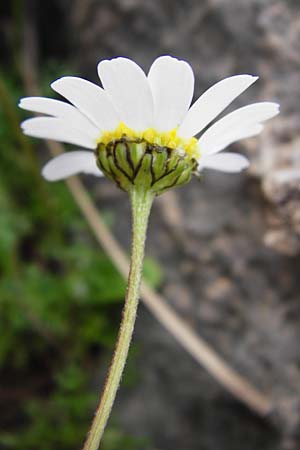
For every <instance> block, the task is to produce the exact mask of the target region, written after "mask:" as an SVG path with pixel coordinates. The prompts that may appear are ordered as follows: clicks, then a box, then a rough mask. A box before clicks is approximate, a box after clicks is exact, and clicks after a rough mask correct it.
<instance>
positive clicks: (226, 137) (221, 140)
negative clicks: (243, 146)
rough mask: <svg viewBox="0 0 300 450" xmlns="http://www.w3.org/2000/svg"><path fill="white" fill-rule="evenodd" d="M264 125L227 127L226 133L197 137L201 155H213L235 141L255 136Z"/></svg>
mask: <svg viewBox="0 0 300 450" xmlns="http://www.w3.org/2000/svg"><path fill="white" fill-rule="evenodd" d="M263 128H264V126H263V125H262V124H255V125H249V126H247V127H245V128H233V129H228V131H227V133H224V134H222V135H221V136H216V137H215V138H214V137H211V138H206V137H205V136H204V135H203V136H204V137H203V138H200V139H199V148H200V151H201V152H202V155H213V154H214V153H218V152H220V151H221V150H224V148H226V147H228V146H229V145H230V144H233V143H234V142H236V141H240V140H242V139H247V138H250V137H253V136H257V135H258V134H259V133H261V131H262V130H263Z"/></svg>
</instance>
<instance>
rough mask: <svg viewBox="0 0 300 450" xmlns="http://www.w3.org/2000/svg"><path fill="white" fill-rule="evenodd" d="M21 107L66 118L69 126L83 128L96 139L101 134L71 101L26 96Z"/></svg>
mask: <svg viewBox="0 0 300 450" xmlns="http://www.w3.org/2000/svg"><path fill="white" fill-rule="evenodd" d="M19 107H20V108H22V109H26V110H27V111H33V112H36V113H40V114H48V115H50V116H53V117H57V118H59V119H65V123H66V125H67V126H69V125H71V126H72V127H73V128H77V129H78V130H82V131H84V132H85V133H86V134H88V135H89V136H91V137H92V138H94V139H97V137H98V136H99V134H100V131H99V128H98V127H96V126H95V125H94V124H93V123H92V122H91V121H90V120H89V119H88V118H87V117H86V116H85V115H83V114H82V113H81V112H80V111H79V110H78V109H77V108H75V107H74V106H72V105H70V104H69V103H66V102H61V101H59V100H54V99H52V98H46V97H26V98H22V99H21V100H20V103H19Z"/></svg>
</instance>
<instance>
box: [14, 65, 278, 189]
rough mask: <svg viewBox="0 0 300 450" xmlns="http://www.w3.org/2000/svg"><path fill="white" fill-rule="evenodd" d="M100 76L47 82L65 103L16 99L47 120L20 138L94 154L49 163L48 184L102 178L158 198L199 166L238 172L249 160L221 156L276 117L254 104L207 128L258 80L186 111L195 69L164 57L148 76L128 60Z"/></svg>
mask: <svg viewBox="0 0 300 450" xmlns="http://www.w3.org/2000/svg"><path fill="white" fill-rule="evenodd" d="M98 74H99V77H100V80H101V82H102V86H103V87H100V86H98V85H96V84H93V83H91V82H89V81H86V80H84V79H82V78H77V77H63V78H60V79H58V80H56V81H54V83H52V85H51V87H52V88H53V90H54V91H56V92H57V93H59V94H60V95H62V96H63V97H65V98H66V99H67V100H68V101H69V102H70V103H65V102H62V101H59V100H54V99H50V98H43V97H28V98H23V99H21V101H20V107H21V108H23V109H26V110H29V111H33V112H36V113H41V114H45V115H46V116H43V117H35V118H32V119H28V120H25V121H24V122H23V123H22V128H23V131H24V133H25V134H27V135H29V136H34V137H39V138H46V139H54V140H58V141H62V142H66V143H70V144H75V145H78V146H80V147H85V148H87V149H90V150H94V153H93V152H91V151H74V152H67V153H65V154H63V155H60V156H58V157H56V158H54V159H52V160H51V161H50V162H48V164H46V166H45V167H44V169H43V175H44V177H45V178H46V179H48V180H51V181H55V180H59V179H63V178H66V177H68V176H70V175H74V174H77V173H80V172H84V173H91V174H93V175H98V176H101V175H102V173H104V174H105V175H106V176H108V177H109V178H111V179H113V180H114V181H116V182H117V183H118V185H119V186H120V187H121V188H122V189H125V190H128V189H129V186H130V185H131V184H132V183H133V184H136V183H137V181H138V180H139V182H140V183H144V184H145V185H147V186H149V187H150V188H151V189H153V191H154V192H155V193H161V192H163V191H164V190H166V189H168V188H169V187H171V186H174V185H179V184H183V183H185V182H186V181H188V180H189V178H190V176H191V174H192V173H195V174H197V173H199V172H200V171H201V170H202V169H203V168H211V169H215V170H222V171H225V172H239V171H241V170H242V169H244V168H246V167H247V166H248V160H247V159H246V158H245V157H244V156H242V155H240V154H234V153H220V152H221V151H222V150H224V149H225V148H226V147H227V146H228V145H230V144H232V143H234V142H236V141H238V140H240V139H244V138H248V137H251V136H255V135H257V134H259V133H260V132H261V131H262V129H263V123H264V122H265V121H266V120H267V119H270V118H272V117H274V116H275V115H277V114H278V112H279V106H278V105H277V104H276V103H271V102H260V103H254V104H251V105H248V106H245V107H242V108H239V109H237V110H235V111H234V112H232V113H230V114H228V115H226V116H225V117H223V118H222V119H220V120H218V121H217V122H215V123H214V124H213V125H212V126H210V127H209V128H208V129H206V128H207V126H208V125H209V124H210V123H211V122H212V121H213V120H214V119H215V118H216V117H217V116H218V115H219V114H220V113H221V112H222V111H223V110H224V109H225V108H226V107H227V106H228V105H229V104H230V103H231V102H232V101H233V100H234V99H235V98H236V97H237V96H239V95H240V94H241V93H242V92H243V91H245V90H246V89H247V88H248V87H249V86H250V85H251V84H253V83H254V82H255V81H256V80H257V77H254V76H252V75H236V76H232V77H229V78H226V79H224V80H222V81H220V82H218V83H217V84H215V85H214V86H212V87H211V88H210V89H208V90H207V91H206V92H205V93H204V94H202V95H201V96H200V97H199V98H198V100H197V101H196V102H195V103H194V104H193V105H192V106H190V105H191V101H192V97H193V93H194V74H193V70H192V68H191V67H190V65H189V64H188V63H187V62H185V61H180V60H178V59H176V58H172V57H170V56H161V57H159V58H157V59H156V60H155V61H154V62H153V64H152V66H151V68H150V71H149V73H148V75H146V74H145V73H144V72H143V70H142V69H141V68H140V67H139V66H138V65H137V64H136V63H134V62H133V61H131V60H130V59H127V58H115V59H111V60H104V61H101V62H100V63H99V64H98ZM204 130H205V131H204ZM199 135H200V137H198V136H199ZM196 136H197V137H196ZM146 178H147V181H146Z"/></svg>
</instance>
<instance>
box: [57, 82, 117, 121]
mask: <svg viewBox="0 0 300 450" xmlns="http://www.w3.org/2000/svg"><path fill="white" fill-rule="evenodd" d="M51 87H52V89H54V91H56V92H58V93H59V94H60V95H62V96H63V97H65V98H66V99H68V100H69V101H70V102H71V103H73V105H75V106H76V107H77V108H78V109H79V110H80V111H81V112H82V113H84V114H85V115H86V116H87V117H88V118H89V119H90V120H91V121H92V122H93V123H94V124H95V125H96V126H97V127H98V128H100V129H101V130H113V129H114V128H116V127H117V126H118V124H119V121H120V119H119V117H118V115H117V113H116V110H115V108H114V107H113V105H112V103H111V101H110V99H109V97H108V95H107V94H106V92H104V91H103V89H102V88H101V87H100V86H97V85H96V84H94V83H91V82H90V81H87V80H84V79H83V78H78V77H63V78H59V79H58V80H56V81H54V82H53V83H52V84H51Z"/></svg>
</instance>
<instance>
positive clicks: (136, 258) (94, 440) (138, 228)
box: [83, 188, 153, 450]
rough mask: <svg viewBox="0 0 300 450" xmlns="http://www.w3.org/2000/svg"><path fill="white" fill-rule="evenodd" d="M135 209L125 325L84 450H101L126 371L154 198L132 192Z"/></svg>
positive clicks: (132, 203)
mask: <svg viewBox="0 0 300 450" xmlns="http://www.w3.org/2000/svg"><path fill="white" fill-rule="evenodd" d="M130 200H131V208H132V222H133V223H132V250H131V261H130V271H129V276H128V285H127V292H126V298H125V306H124V309H123V315H122V322H121V326H120V331H119V336H118V340H117V344H116V347H115V352H114V356H113V359H112V363H111V366H110V369H109V371H108V375H107V379H106V383H105V386H104V389H103V392H102V396H101V399H100V403H99V406H98V408H97V411H96V413H95V417H94V420H93V423H92V426H91V429H90V431H89V434H88V437H87V439H86V442H85V445H84V447H83V450H98V448H99V444H100V441H101V438H102V435H103V433H104V430H105V427H106V424H107V421H108V418H109V416H110V412H111V409H112V406H113V403H114V400H115V397H116V393H117V390H118V387H119V384H120V381H121V377H122V373H123V370H124V367H125V363H126V359H127V355H128V350H129V346H130V342H131V338H132V334H133V329H134V324H135V319H136V311H137V306H138V301H139V291H140V283H141V276H142V269H143V259H144V247H145V240H146V232H147V225H148V218H149V213H150V209H151V205H152V201H153V195H152V194H151V193H149V192H144V191H143V190H138V189H135V188H134V189H132V191H131V192H130Z"/></svg>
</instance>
